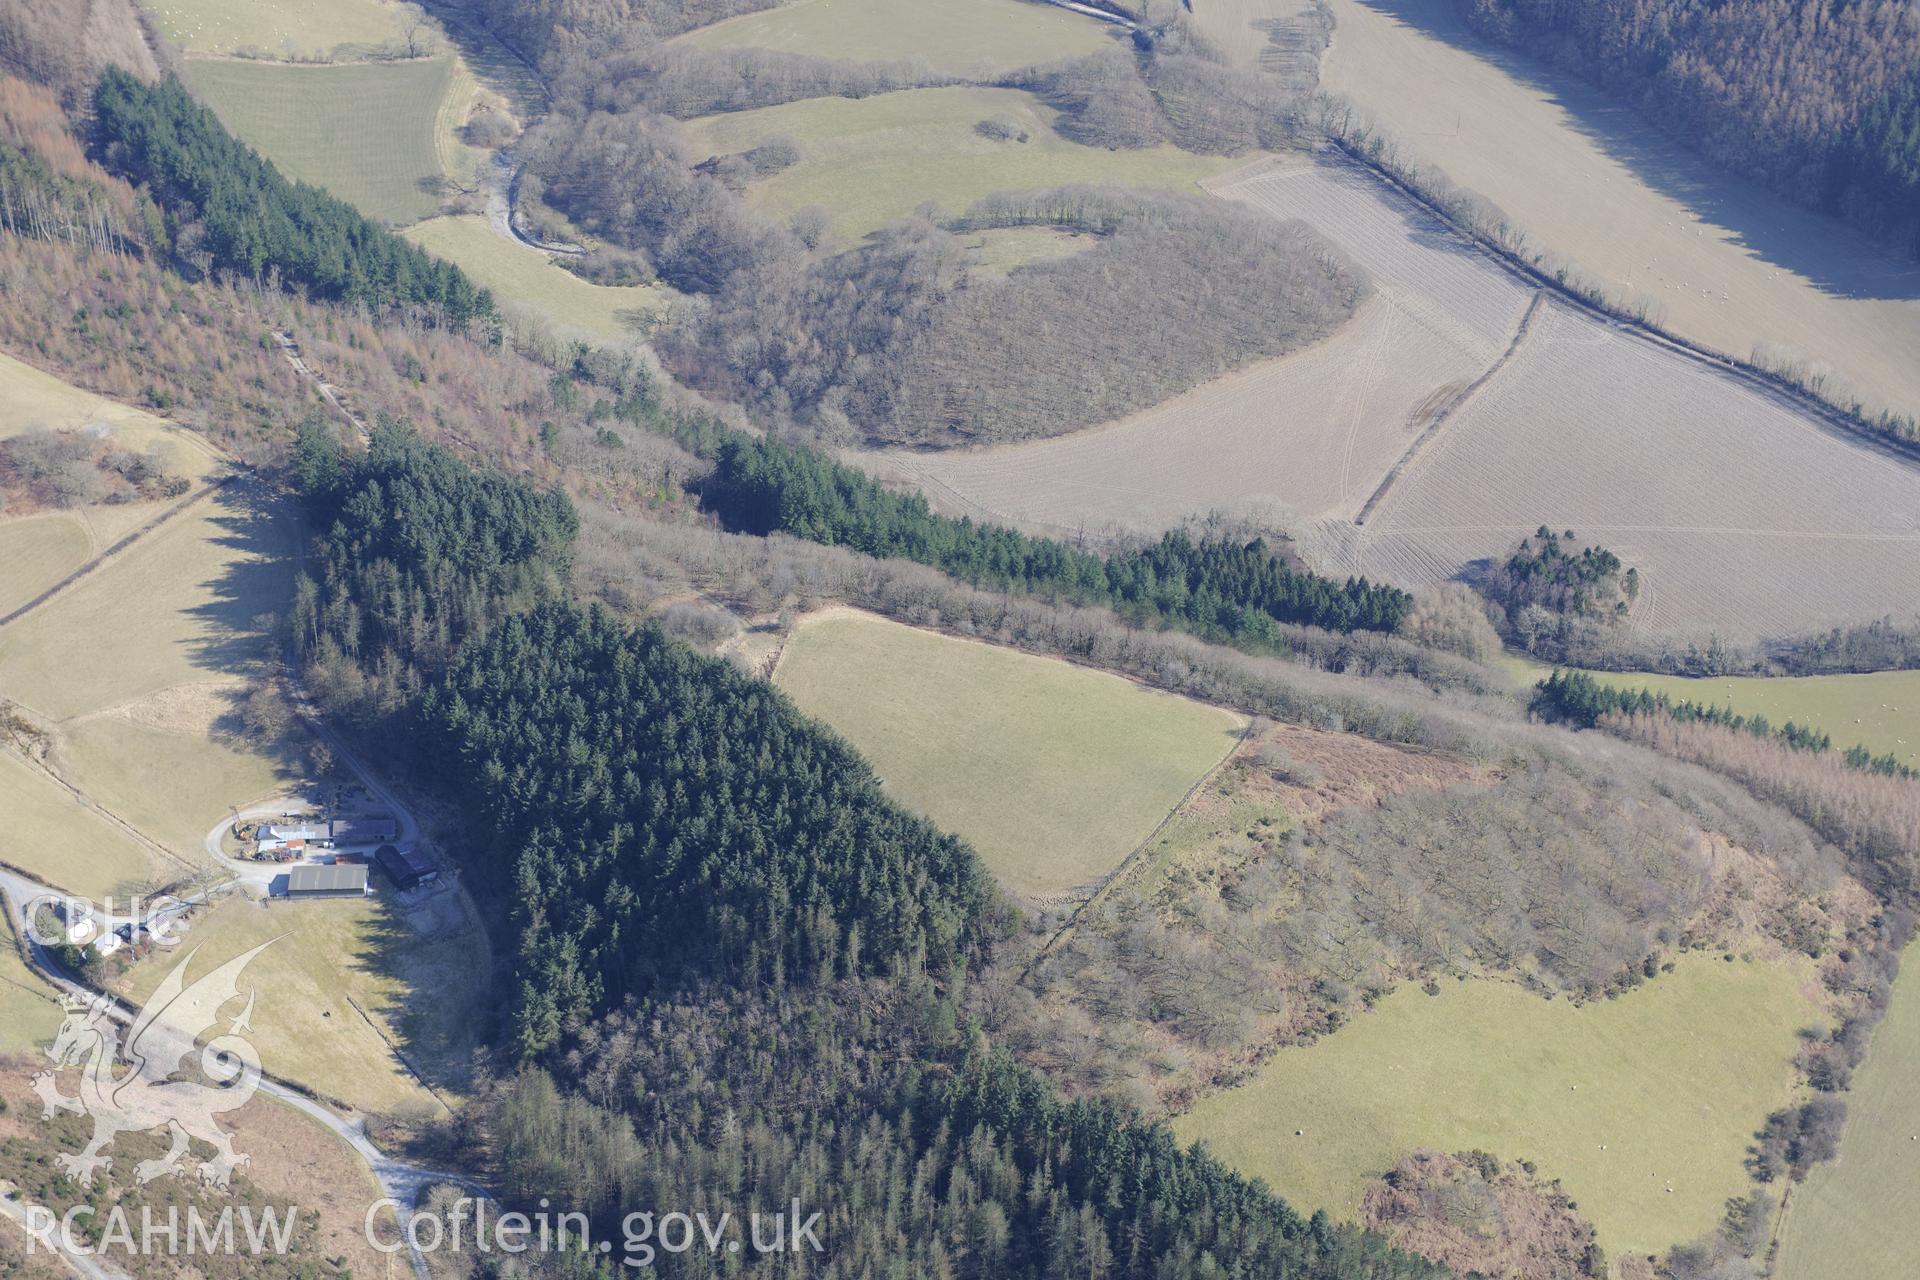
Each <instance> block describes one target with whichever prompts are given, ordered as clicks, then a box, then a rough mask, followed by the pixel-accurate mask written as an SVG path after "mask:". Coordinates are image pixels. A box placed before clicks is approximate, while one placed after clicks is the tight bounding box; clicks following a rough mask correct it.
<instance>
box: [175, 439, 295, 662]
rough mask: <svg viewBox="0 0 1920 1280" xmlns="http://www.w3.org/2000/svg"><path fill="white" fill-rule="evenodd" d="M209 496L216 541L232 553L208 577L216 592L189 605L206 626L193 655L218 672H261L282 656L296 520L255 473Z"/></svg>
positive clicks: (230, 483)
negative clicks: (279, 638) (281, 636)
mask: <svg viewBox="0 0 1920 1280" xmlns="http://www.w3.org/2000/svg"><path fill="white" fill-rule="evenodd" d="M205 501H207V502H210V503H212V504H213V506H214V514H213V518H212V524H213V525H214V527H215V529H217V530H218V532H217V533H216V534H215V536H214V538H213V542H214V545H215V546H217V547H220V548H221V549H222V550H223V551H225V552H226V553H227V554H226V559H225V563H224V564H222V565H221V566H220V568H219V570H218V573H217V576H216V577H215V578H214V579H213V580H212V581H211V582H210V583H209V584H208V585H209V586H210V587H211V588H212V595H213V598H212V599H211V600H209V601H208V602H207V603H205V604H202V605H198V606H196V607H194V608H193V609H191V610H189V611H188V612H189V614H190V615H191V616H192V617H194V618H196V619H197V620H198V621H199V622H200V623H201V624H202V626H203V628H204V631H203V634H202V636H201V638H200V639H198V640H197V641H195V642H194V645H193V661H194V664H195V665H196V666H198V667H200V668H202V669H203V670H205V671H207V672H208V673H209V674H212V675H219V676H255V675H258V674H260V673H261V671H262V669H263V668H264V667H265V666H267V665H270V664H271V663H272V662H273V661H275V660H276V659H277V658H278V657H279V656H280V655H279V654H278V653H277V652H276V645H277V627H278V624H279V622H280V621H281V618H282V615H283V614H284V613H285V611H286V607H287V603H288V601H289V600H290V599H291V598H292V595H293V558H292V557H293V526H292V522H291V520H290V519H289V517H288V516H287V515H286V513H285V512H284V511H282V510H281V508H280V506H279V504H278V503H276V502H275V501H274V498H273V495H272V493H271V491H270V490H269V489H268V487H267V486H266V485H264V484H262V483H261V482H260V481H258V480H255V479H253V478H252V477H250V476H244V475H243V476H238V477H235V478H234V479H231V480H229V481H227V482H226V483H225V484H224V485H222V486H221V487H220V488H219V489H218V490H216V491H215V492H214V493H213V494H211V495H210V496H208V497H207V498H206V499H205ZM183 518H184V517H183Z"/></svg>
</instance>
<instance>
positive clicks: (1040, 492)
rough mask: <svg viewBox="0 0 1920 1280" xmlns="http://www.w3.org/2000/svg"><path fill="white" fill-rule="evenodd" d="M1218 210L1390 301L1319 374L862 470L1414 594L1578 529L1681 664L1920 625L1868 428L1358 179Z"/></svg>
mask: <svg viewBox="0 0 1920 1280" xmlns="http://www.w3.org/2000/svg"><path fill="white" fill-rule="evenodd" d="M1207 187H1208V189H1210V190H1211V191H1212V192H1213V193H1214V194H1216V195H1218V196H1221V197H1223V198H1228V199H1233V200H1236V201H1239V202H1241V203H1243V204H1246V205H1249V206H1251V207H1253V208H1256V209H1259V210H1262V211H1264V212H1266V213H1268V214H1271V215H1272V216H1274V217H1278V218H1299V219H1301V220H1303V221H1305V222H1307V223H1308V224H1309V225H1311V226H1313V227H1314V228H1315V229H1316V230H1318V231H1320V232H1321V233H1322V234H1324V235H1326V236H1327V237H1328V239H1330V240H1331V241H1333V243H1334V244H1335V245H1336V246H1337V247H1339V248H1340V249H1341V250H1342V251H1344V252H1345V253H1346V254H1347V255H1348V256H1349V257H1350V258H1352V259H1353V260H1355V261H1356V262H1357V263H1358V264H1359V265H1360V266H1361V267H1362V268H1364V269H1365V270H1366V271H1367V272H1368V273H1369V275H1370V276H1371V277H1372V279H1373V281H1374V283H1375V291H1374V294H1373V296H1372V297H1371V298H1370V299H1369V300H1368V301H1367V302H1365V303H1364V304H1363V305H1362V307H1361V309H1360V311H1359V312H1358V313H1357V314H1356V315H1355V316H1354V318H1353V319H1351V320H1350V321H1348V323H1347V325H1346V326H1344V327H1343V328H1342V329H1341V330H1340V331H1339V332H1337V333H1336V334H1334V335H1333V336H1332V337H1331V338H1329V339H1327V340H1325V341H1323V342H1321V343H1319V344H1316V345H1315V346H1314V347H1310V348H1308V349H1306V350H1304V351H1301V352H1296V353H1294V354H1293V355H1290V356H1287V357H1285V358H1283V359H1281V360H1278V361H1272V362H1267V363H1265V364H1262V365H1257V366H1254V367H1253V368H1251V369H1246V370H1242V371H1240V372H1238V373H1234V374H1230V375H1228V376H1226V377H1223V378H1220V379H1216V380H1215V381H1214V382H1211V383H1208V384H1205V385H1203V386H1202V387H1199V388H1195V389H1194V390H1193V391H1190V392H1187V393H1185V394H1184V395H1182V396H1179V397H1176V398H1174V399H1173V400H1170V401H1167V402H1165V403H1164V404H1162V405H1159V406H1156V407H1155V408H1154V409H1151V410H1148V411H1145V412H1144V413H1141V414H1138V415H1135V416H1134V417H1132V418H1129V419H1126V420H1123V421H1121V422H1118V423H1114V424H1110V425H1108V426H1105V427H1100V428H1095V429H1093V430H1091V431H1087V432H1079V433H1074V434H1073V435H1070V436H1063V437H1057V438H1055V439H1051V440H1046V441H1038V442H1028V443H1022V444H1016V445H1003V446H997V447H991V448H987V449H982V450H975V451H968V452H964V453H962V452H948V453H927V452H919V453H911V454H907V453H901V452H894V453H881V454H870V455H866V456H865V457H864V459H862V460H863V461H864V462H866V464H867V465H871V466H873V467H874V468H875V469H876V470H881V471H884V472H889V473H891V474H893V475H896V476H907V477H911V478H913V479H915V480H916V481H917V482H918V483H919V484H920V486H921V488H922V489H923V490H924V491H925V492H926V493H927V494H928V496H929V499H930V500H931V501H933V502H934V504H935V505H936V506H937V507H939V508H941V509H943V510H947V511H950V512H953V513H955V514H959V513H963V512H964V513H965V514H968V515H973V516H975V517H976V518H983V517H991V518H995V519H998V520H1001V521H1004V522H1006V523H1013V524H1017V525H1020V526H1022V527H1025V528H1029V529H1035V530H1040V531H1045V532H1049V533H1054V534H1056V535H1066V536H1071V535H1072V534H1073V533H1074V532H1075V531H1085V532H1089V533H1091V534H1093V535H1095V536H1106V535H1108V534H1110V533H1113V532H1115V531H1126V532H1143V533H1153V532H1158V531H1159V530H1161V529H1164V528H1166V527H1168V526H1170V525H1173V524H1176V523H1178V522H1179V521H1181V520H1183V519H1187V518H1191V517H1193V516H1196V515H1201V514H1205V513H1207V512H1209V511H1226V512H1230V513H1240V514H1246V515H1250V516H1252V517H1254V518H1256V519H1273V520H1276V521H1278V522H1280V523H1284V524H1287V525H1291V526H1292V527H1295V528H1296V529H1299V530H1301V531H1302V533H1309V532H1310V533H1312V534H1314V535H1316V537H1317V540H1318V542H1319V543H1320V544H1321V545H1320V546H1318V547H1313V546H1311V545H1309V548H1308V549H1309V551H1310V553H1311V555H1312V558H1313V559H1314V560H1315V562H1316V563H1317V564H1318V565H1319V567H1321V568H1322V569H1324V570H1326V571H1328V572H1334V573H1344V574H1364V575H1366V576H1367V577H1369V578H1371V579H1375V580H1382V581H1386V582H1390V583H1393V584H1395V585H1398V586H1402V587H1407V588H1410V589H1413V588H1419V587H1421V586H1425V585H1428V584H1431V583H1434V582H1439V581H1444V580H1447V579H1450V578H1454V577H1457V576H1459V575H1460V574H1461V573H1462V572H1463V571H1465V570H1467V569H1469V568H1470V567H1471V566H1472V565H1473V564H1475V563H1476V562H1479V561H1485V560H1490V559H1494V558H1497V557H1499V556H1500V555H1503V554H1504V553H1505V552H1506V551H1507V550H1509V549H1510V546H1511V543H1512V542H1514V541H1516V540H1517V539H1518V538H1519V537H1520V536H1522V535H1523V534H1525V533H1527V532H1530V531H1531V530H1533V529H1535V528H1537V527H1539V526H1540V525H1541V524H1542V523H1545V524H1550V525H1553V526H1554V527H1557V528H1571V529H1573V530H1575V531H1576V533H1577V534H1578V535H1579V536H1583V537H1592V538H1597V539H1600V540H1603V541H1605V542H1607V543H1608V545H1610V546H1612V548H1613V549H1614V551H1615V552H1616V553H1618V554H1620V555H1621V556H1622V557H1623V558H1624V559H1626V560H1627V562H1628V563H1630V564H1633V565H1635V566H1636V567H1638V568H1639V570H1640V575H1641V580H1642V582H1643V584H1644V586H1645V589H1646V591H1647V593H1648V597H1647V599H1646V600H1645V601H1643V602H1642V603H1641V605H1640V607H1638V608H1636V609H1635V610H1634V611H1633V613H1632V614H1631V615H1630V620H1631V622H1632V624H1633V625H1634V626H1635V627H1637V628H1639V629H1642V630H1645V631H1649V632H1659V633H1665V634H1669V635H1676V636H1686V637H1701V638H1704V636H1705V635H1706V634H1708V633H1716V634H1718V635H1720V636H1721V637H1723V638H1724V639H1729V640H1747V639H1756V638H1760V637H1764V636H1767V635H1779V634H1792V633H1797V632H1804V631H1808V630H1813V629H1824V628H1826V627H1829V626H1834V625H1843V624H1846V623H1853V622H1860V621H1866V620H1870V619H1873V618H1878V617H1881V616H1883V615H1884V614H1886V613H1888V612H1889V611H1894V610H1897V609H1899V608H1901V607H1903V604H1904V602H1905V601H1909V600H1912V599H1917V598H1920V556H1916V555H1915V554H1914V552H1915V551H1916V550H1920V464H1917V460H1916V459H1915V458H1914V457H1912V456H1910V455H1909V454H1907V453H1906V451H1904V450H1902V449H1899V448H1897V447H1894V446H1893V445H1892V444H1891V443H1889V442H1888V441H1885V440H1883V439H1881V438H1879V437H1876V436H1872V435H1867V434H1862V432H1861V431H1860V430H1858V429H1857V426H1850V425H1848V424H1847V423H1846V422H1845V421H1844V415H1840V414H1838V413H1837V412H1835V411H1833V410H1831V409H1830V408H1828V407H1825V406H1822V405H1820V404H1819V403H1818V402H1815V401H1813V400H1812V399H1811V398H1810V397H1808V396H1806V395H1804V394H1803V393H1797V392H1795V391H1793V390H1791V389H1790V388H1785V387H1782V386H1781V385H1779V383H1778V380H1776V379H1772V378H1769V377H1765V376H1760V375H1758V374H1755V373H1754V372H1753V371H1751V370H1743V369H1742V368H1740V367H1739V365H1738V363H1737V362H1733V363H1729V362H1727V361H1725V360H1724V359H1721V358H1717V357H1714V356H1712V355H1711V354H1710V353H1704V352H1702V351H1701V350H1698V349H1695V348H1690V347H1688V346H1687V345H1686V344H1684V343H1680V342H1677V341H1674V340H1671V339H1669V338H1667V337H1665V336H1663V335H1661V334H1658V333H1657V332H1653V331H1651V330H1650V329H1648V328H1647V327H1646V326H1643V325H1637V324H1633V323H1630V322H1627V321H1624V320H1621V319H1619V318H1617V317H1614V316H1611V315H1608V314H1607V313H1605V312H1603V311H1601V310H1599V309H1597V308H1595V307H1593V306H1592V305H1590V304H1587V303H1585V302H1584V301H1582V300H1580V299H1577V298H1572V297H1570V296H1568V294H1567V292H1566V290H1565V289H1564V288H1563V287H1561V286H1559V285H1558V284H1557V282H1553V281H1550V280H1544V279H1542V278H1541V277H1540V275H1539V274H1538V273H1537V272H1532V271H1529V270H1524V269H1522V268H1521V267H1520V266H1519V265H1517V264H1515V263H1513V262H1511V261H1509V260H1508V259H1506V258H1504V257H1502V256H1501V255H1500V254H1498V253H1496V252H1495V251H1494V250H1493V248H1491V247H1489V246H1487V245H1485V244H1482V243H1480V242H1478V241H1476V240H1474V239H1472V238H1470V237H1469V236H1467V235H1465V234H1463V233H1462V232H1461V231H1460V230H1458V229H1457V228H1454V227H1452V226H1451V225H1450V224H1448V223H1446V222H1445V221H1444V220H1443V219H1442V218H1441V217H1440V216H1439V213H1438V211H1437V210H1435V209H1434V208H1433V207H1432V206H1431V205H1429V204H1427V203H1426V202H1425V201H1424V200H1423V199H1421V198H1420V197H1419V193H1417V192H1413V191H1410V190H1408V189H1406V188H1404V187H1403V186H1400V185H1398V184H1394V183H1391V182H1388V181H1386V180H1385V178H1384V177H1383V175H1380V174H1379V173H1377V172H1376V171H1375V170H1373V169H1372V168H1370V167H1368V166H1365V165H1362V164H1360V163H1358V162H1357V161H1355V160H1353V159H1351V158H1349V157H1345V156H1343V155H1341V154H1340V153H1337V152H1333V153H1328V154H1324V155H1321V156H1317V157H1297V158H1288V159H1281V160H1270V161H1265V162H1261V163H1258V164H1256V165H1252V166H1246V167H1243V168H1241V169H1239V170H1236V171H1234V172H1233V173H1231V174H1228V175H1225V176H1223V177H1222V178H1219V179H1215V180H1213V181H1211V182H1209V183H1208V184H1207ZM1435 406H1439V407H1438V409H1437V410H1436V408H1435Z"/></svg>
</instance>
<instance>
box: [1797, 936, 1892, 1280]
mask: <svg viewBox="0 0 1920 1280" xmlns="http://www.w3.org/2000/svg"><path fill="white" fill-rule="evenodd" d="M1907 964H1908V965H1917V964H1920V952H1915V951H1914V950H1912V949H1911V948H1909V949H1908V952H1907ZM1916 1063H1920V973H1915V972H1903V974H1902V975H1901V977H1900V978H1899V979H1898V980H1897V981H1896V982H1895V983H1894V988H1893V1006H1892V1007H1891V1008H1890V1009H1889V1010H1888V1011H1887V1018H1886V1021H1885V1022H1883V1023H1881V1024H1880V1027H1879V1029H1878V1030H1877V1031H1875V1032H1874V1036H1873V1043H1872V1045H1870V1046H1869V1047H1868V1050H1867V1060H1866V1062H1865V1063H1863V1064H1862V1065H1861V1067H1860V1069H1859V1070H1858V1071H1856V1072H1855V1073H1854V1076H1853V1088H1852V1090H1851V1091H1849V1092H1848V1094H1847V1095H1846V1101H1847V1127H1846V1131H1845V1133H1844V1134H1843V1136H1842V1137H1841V1139H1840V1159H1839V1161H1838V1162H1837V1163H1834V1164H1824V1165H1818V1166H1816V1167H1815V1168H1814V1170H1813V1172H1812V1173H1810V1174H1808V1175H1807V1180H1806V1183H1805V1184H1804V1185H1802V1186H1800V1187H1798V1188H1796V1189H1795V1191H1794V1193H1793V1201H1792V1204H1791V1205H1790V1207H1789V1208H1788V1210H1787V1217H1786V1223H1785V1226H1784V1228H1783V1230H1782V1232H1781V1240H1780V1258H1779V1262H1778V1265H1777V1267H1776V1269H1775V1271H1774V1275H1775V1277H1776V1278H1777V1280H1912V1278H1913V1277H1914V1276H1920V1231H1916V1230H1915V1229H1914V1223H1915V1221H1916V1219H1920V1089H1917V1088H1915V1087H1914V1067H1915V1064H1916Z"/></svg>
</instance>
